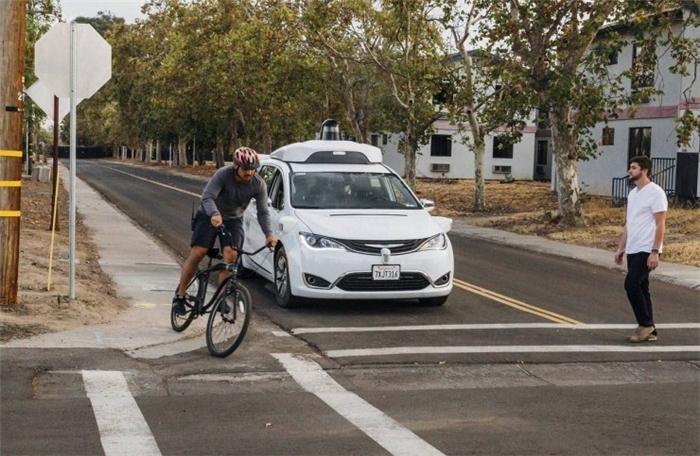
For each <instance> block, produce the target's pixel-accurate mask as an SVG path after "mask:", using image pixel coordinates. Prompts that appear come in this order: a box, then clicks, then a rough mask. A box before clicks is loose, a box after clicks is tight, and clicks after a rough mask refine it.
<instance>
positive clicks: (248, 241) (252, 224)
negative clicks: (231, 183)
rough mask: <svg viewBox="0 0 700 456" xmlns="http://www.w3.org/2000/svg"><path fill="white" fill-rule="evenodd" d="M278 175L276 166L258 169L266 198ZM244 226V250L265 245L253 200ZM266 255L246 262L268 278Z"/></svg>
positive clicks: (265, 251)
mask: <svg viewBox="0 0 700 456" xmlns="http://www.w3.org/2000/svg"><path fill="white" fill-rule="evenodd" d="M280 174H281V172H280V170H279V168H277V167H276V166H273V165H263V166H262V167H260V177H262V179H263V181H265V185H267V190H268V197H269V194H270V189H271V188H272V184H273V183H274V182H275V179H278V176H279V175H280ZM271 215H272V214H271ZM244 226H245V243H244V245H245V248H244V250H247V251H248V252H251V251H254V250H257V249H259V248H260V247H261V246H262V245H263V244H264V243H265V234H264V233H263V232H262V229H261V228H260V224H259V223H258V209H257V203H256V201H255V200H251V202H250V204H249V205H248V208H247V209H246V213H245V220H244ZM273 227H274V225H273ZM268 253H269V252H268V251H267V250H263V251H262V252H261V253H259V254H257V255H255V256H254V257H248V260H250V261H251V262H252V263H253V266H254V269H256V270H257V272H259V273H260V274H262V275H264V276H266V277H268V278H269V277H271V276H272V269H270V268H269V267H266V266H265V265H264V262H265V261H264V259H265V255H267V254H268Z"/></svg>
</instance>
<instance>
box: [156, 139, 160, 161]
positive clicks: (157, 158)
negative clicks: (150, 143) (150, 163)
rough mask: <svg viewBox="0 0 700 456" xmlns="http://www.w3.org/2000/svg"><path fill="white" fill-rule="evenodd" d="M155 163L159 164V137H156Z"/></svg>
mask: <svg viewBox="0 0 700 456" xmlns="http://www.w3.org/2000/svg"><path fill="white" fill-rule="evenodd" d="M156 163H157V164H159V165H160V139H156Z"/></svg>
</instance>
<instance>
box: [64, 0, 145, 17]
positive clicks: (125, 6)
mask: <svg viewBox="0 0 700 456" xmlns="http://www.w3.org/2000/svg"><path fill="white" fill-rule="evenodd" d="M144 2H145V0H60V3H61V11H62V12H63V20H64V21H66V22H69V21H71V20H73V19H75V18H76V17H78V16H87V17H92V16H97V12H98V11H111V12H112V13H113V14H114V15H115V16H118V17H123V18H124V20H125V21H126V22H127V23H131V22H134V20H135V19H136V18H141V17H143V15H142V14H141V5H143V3H144Z"/></svg>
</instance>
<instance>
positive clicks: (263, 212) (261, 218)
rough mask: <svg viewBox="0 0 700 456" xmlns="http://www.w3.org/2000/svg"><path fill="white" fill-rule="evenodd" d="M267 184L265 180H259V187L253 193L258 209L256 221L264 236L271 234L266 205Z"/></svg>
mask: <svg viewBox="0 0 700 456" xmlns="http://www.w3.org/2000/svg"><path fill="white" fill-rule="evenodd" d="M267 200H268V196H267V185H265V182H263V181H262V179H261V182H260V189H259V190H258V192H257V194H256V195H255V207H256V210H257V211H258V223H259V224H260V229H261V230H262V232H263V233H265V237H269V236H270V235H272V227H271V226H270V209H269V207H268V206H267Z"/></svg>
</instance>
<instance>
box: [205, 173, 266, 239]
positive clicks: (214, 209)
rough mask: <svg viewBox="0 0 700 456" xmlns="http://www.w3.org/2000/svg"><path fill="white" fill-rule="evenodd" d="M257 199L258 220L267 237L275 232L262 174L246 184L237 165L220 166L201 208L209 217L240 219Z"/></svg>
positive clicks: (208, 187)
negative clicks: (240, 176)
mask: <svg viewBox="0 0 700 456" xmlns="http://www.w3.org/2000/svg"><path fill="white" fill-rule="evenodd" d="M253 198H255V205H256V207H257V210H258V223H259V224H260V228H261V229H262V231H263V233H265V236H267V235H269V234H271V233H272V229H271V228H270V212H269V210H268V208H267V185H265V181H264V180H263V179H262V177H260V175H258V174H256V175H255V177H254V178H253V180H251V181H250V182H249V183H247V184H246V183H243V182H239V181H238V180H237V179H236V170H235V169H234V167H233V166H224V167H222V168H220V169H219V170H218V171H216V173H215V174H214V176H213V177H212V178H211V179H210V180H209V182H208V183H207V186H206V187H204V192H202V203H201V204H200V210H201V211H202V212H204V213H205V214H207V216H209V217H211V216H213V215H216V214H219V215H221V217H222V218H223V219H224V220H230V219H235V218H240V217H242V216H243V212H244V211H245V210H246V208H247V207H248V205H249V204H250V200H251V199H253Z"/></svg>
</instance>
